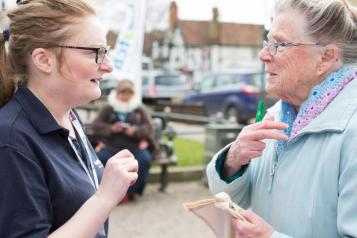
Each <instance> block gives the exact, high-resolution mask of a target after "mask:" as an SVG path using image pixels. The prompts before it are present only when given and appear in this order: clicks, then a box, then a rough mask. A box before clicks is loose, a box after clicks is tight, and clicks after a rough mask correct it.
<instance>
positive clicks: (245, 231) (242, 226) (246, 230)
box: [231, 219, 254, 237]
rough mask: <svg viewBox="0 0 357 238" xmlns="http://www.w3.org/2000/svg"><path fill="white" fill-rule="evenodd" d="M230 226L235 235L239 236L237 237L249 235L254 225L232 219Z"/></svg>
mask: <svg viewBox="0 0 357 238" xmlns="http://www.w3.org/2000/svg"><path fill="white" fill-rule="evenodd" d="M231 224H232V226H233V228H234V229H235V231H236V233H237V234H239V235H240V236H239V237H242V236H244V237H245V235H251V234H252V231H253V230H254V225H253V224H252V223H250V222H248V221H243V220H241V219H232V220H231Z"/></svg>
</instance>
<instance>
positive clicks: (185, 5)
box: [0, 0, 273, 31]
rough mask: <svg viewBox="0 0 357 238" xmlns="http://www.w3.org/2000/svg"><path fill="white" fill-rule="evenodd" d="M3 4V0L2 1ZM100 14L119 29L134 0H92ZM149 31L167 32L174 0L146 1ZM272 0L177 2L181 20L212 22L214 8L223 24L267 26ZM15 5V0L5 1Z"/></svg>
mask: <svg viewBox="0 0 357 238" xmlns="http://www.w3.org/2000/svg"><path fill="white" fill-rule="evenodd" d="M0 1H2V0H0ZM90 1H91V2H92V3H94V5H95V7H96V9H97V12H98V15H99V16H100V18H101V19H102V20H103V21H104V22H105V24H106V25H107V26H108V28H110V29H114V30H120V27H121V22H123V21H124V19H125V4H126V1H132V0H90ZM146 1H147V17H146V19H147V23H146V28H147V29H146V30H147V31H150V30H152V29H160V30H163V29H166V27H167V22H168V9H169V6H170V3H171V1H172V0H146ZM272 1H273V0H176V3H177V6H178V15H179V18H180V19H182V20H210V19H211V18H212V8H213V7H217V8H218V10H219V19H220V21H221V22H235V23H252V24H265V23H266V22H268V20H267V19H269V9H271V4H272ZM5 2H6V4H7V6H13V5H14V4H15V2H16V1H15V0H5Z"/></svg>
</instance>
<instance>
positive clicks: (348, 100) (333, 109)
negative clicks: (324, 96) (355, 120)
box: [298, 79, 357, 134]
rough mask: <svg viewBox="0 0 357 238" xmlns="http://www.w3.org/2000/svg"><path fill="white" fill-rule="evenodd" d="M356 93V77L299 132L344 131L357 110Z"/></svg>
mask: <svg viewBox="0 0 357 238" xmlns="http://www.w3.org/2000/svg"><path fill="white" fill-rule="evenodd" d="M356 95H357V79H354V80H352V81H351V82H350V83H349V84H347V85H346V86H345V88H344V89H343V90H342V91H341V92H340V93H339V94H338V95H337V96H336V98H335V99H334V100H332V101H331V102H330V104H329V105H328V106H327V107H326V108H325V110H324V111H323V112H322V113H321V114H320V115H318V116H317V117H316V118H315V119H314V120H312V121H311V122H310V123H309V124H308V125H307V126H306V127H305V128H304V129H302V130H301V132H300V133H298V134H301V133H307V132H319V131H325V130H332V131H337V132H342V131H343V130H344V129H345V128H346V126H347V124H348V123H349V121H350V119H351V117H352V116H353V114H354V113H355V112H356V110H357V97H356Z"/></svg>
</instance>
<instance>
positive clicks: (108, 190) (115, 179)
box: [96, 150, 138, 207]
mask: <svg viewBox="0 0 357 238" xmlns="http://www.w3.org/2000/svg"><path fill="white" fill-rule="evenodd" d="M137 178H138V162H137V160H136V159H135V158H134V155H133V154H132V153H131V152H130V151H129V150H122V151H120V152H118V153H117V154H115V155H114V156H113V157H111V158H110V159H109V160H108V162H107V163H106V165H105V169H104V174H103V177H102V181H101V183H100V186H99V188H98V191H97V193H96V195H97V196H98V197H100V198H101V199H102V201H105V203H106V204H108V206H110V207H114V206H116V205H117V204H118V203H119V202H120V201H121V200H122V199H123V197H124V196H125V194H126V192H127V190H128V188H129V186H130V185H132V184H134V183H135V182H136V180H137Z"/></svg>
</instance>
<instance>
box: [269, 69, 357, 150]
mask: <svg viewBox="0 0 357 238" xmlns="http://www.w3.org/2000/svg"><path fill="white" fill-rule="evenodd" d="M356 76H357V71H356V70H355V69H354V68H353V67H351V66H344V67H342V68H340V69H339V70H337V71H335V72H333V73H331V74H330V75H329V76H328V77H327V78H326V79H325V80H324V81H323V82H322V83H321V84H319V85H316V86H315V87H313V88H312V90H311V92H310V94H309V96H308V98H307V99H306V100H305V101H304V102H303V103H302V104H301V106H300V110H299V112H297V111H296V109H295V107H294V106H293V105H291V104H289V103H288V102H285V101H282V105H281V111H280V115H279V116H280V121H281V122H284V123H286V124H288V125H289V127H288V128H287V129H285V130H284V132H285V134H286V135H288V136H289V141H290V140H291V139H293V138H294V137H295V136H296V135H297V134H298V132H300V131H301V130H302V129H303V128H304V127H306V126H307V125H308V124H309V123H310V122H311V121H312V120H313V119H314V118H316V117H317V116H318V115H320V114H321V113H322V112H323V110H324V109H325V108H326V107H327V106H328V104H329V103H330V102H331V101H332V100H333V99H334V98H335V97H336V96H337V94H339V92H341V91H342V89H343V88H344V87H345V86H346V85H347V84H348V83H349V82H351V81H352V79H354V78H355V77H356ZM286 145H287V141H282V140H279V141H277V143H276V152H277V154H278V156H279V155H280V154H281V152H283V150H284V149H285V148H286Z"/></svg>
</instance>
